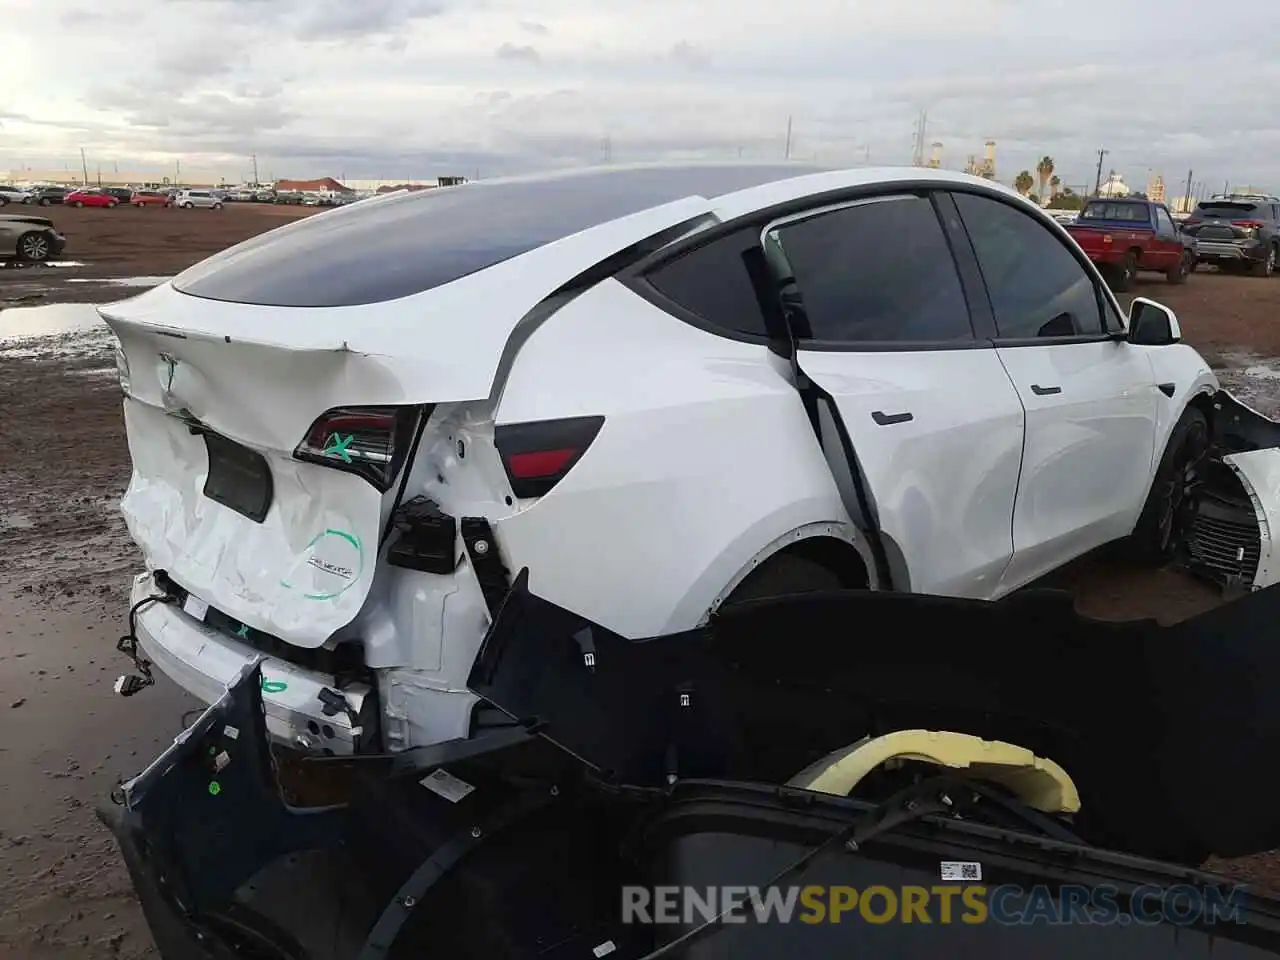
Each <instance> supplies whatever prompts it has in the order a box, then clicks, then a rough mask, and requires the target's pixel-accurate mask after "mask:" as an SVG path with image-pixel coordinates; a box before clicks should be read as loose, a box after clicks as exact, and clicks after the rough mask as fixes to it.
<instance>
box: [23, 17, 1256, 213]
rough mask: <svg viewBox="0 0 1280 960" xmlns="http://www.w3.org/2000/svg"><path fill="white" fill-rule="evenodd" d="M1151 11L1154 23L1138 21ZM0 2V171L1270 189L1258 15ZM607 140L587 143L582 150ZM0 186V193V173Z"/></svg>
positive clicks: (1149, 20) (1174, 190)
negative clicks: (831, 173) (732, 176)
mask: <svg viewBox="0 0 1280 960" xmlns="http://www.w3.org/2000/svg"><path fill="white" fill-rule="evenodd" d="M1157 8H1158V9H1157ZM1157 8H1153V7H1152V5H1150V4H1146V3H1138V2H1136V0H1108V2H1100V0H1072V2H1069V3H1068V2H1058V0H1021V2H1015V0H949V2H948V0H913V2H902V0H879V2H875V3H869V2H854V0H846V2H840V0H785V2H779V0H644V2H639V0H614V2H612V3H605V2H600V0H595V2H593V0H93V2H90V0H0V23H2V24H3V28H2V29H0V171H3V170H5V169H9V168H15V169H17V168H22V167H27V168H45V169H48V168H53V169H61V168H64V167H66V166H68V165H71V166H74V167H76V168H78V167H79V151H80V148H81V147H83V148H84V149H85V151H86V153H87V155H88V157H89V164H90V168H91V170H92V168H94V167H95V166H97V165H99V164H101V166H102V169H103V170H107V169H109V165H111V164H115V165H116V166H117V167H118V168H119V169H120V170H122V171H123V170H125V169H129V170H164V169H171V168H172V164H173V163H174V161H175V160H177V161H180V162H181V164H182V165H183V167H184V168H186V169H193V168H196V169H206V170H207V169H213V170H217V171H220V172H222V173H224V174H225V175H226V176H227V177H228V178H229V179H230V178H239V177H241V176H244V175H246V174H247V173H248V172H249V171H250V169H251V168H250V163H249V160H248V157H249V155H251V154H256V155H257V157H258V164H259V170H260V173H261V174H262V176H263V178H264V179H265V178H266V177H268V176H274V177H286V176H289V177H304V176H319V175H326V174H328V175H346V176H347V177H351V178H357V177H360V178H394V177H434V176H438V175H441V174H461V175H464V176H475V175H476V174H477V173H478V174H479V175H481V176H496V175H500V174H502V173H508V172H518V171H525V170H531V169H536V168H543V167H554V166H565V165H576V164H583V163H600V162H602V160H603V159H605V157H606V154H607V155H608V156H609V157H611V159H612V160H613V161H614V162H624V161H633V160H654V159H663V158H671V157H707V158H727V157H737V156H742V157H744V158H764V157H769V158H777V157H781V156H782V155H783V154H784V152H785V149H786V129H787V120H788V117H791V118H792V130H793V133H792V155H793V156H794V157H796V158H798V159H813V158H814V157H816V159H817V160H818V162H820V163H823V164H832V165H853V164H858V163H863V162H866V160H867V159H868V158H869V159H870V160H871V162H873V163H876V164H885V163H907V162H909V161H910V158H911V153H912V137H913V132H914V125H915V121H916V116H917V114H918V112H919V111H920V110H921V109H927V110H928V115H929V129H928V134H927V139H928V140H929V141H933V140H935V139H936V140H940V141H942V142H943V143H944V145H945V153H944V165H946V166H961V165H963V162H964V159H965V156H966V155H968V154H970V153H980V152H981V150H982V142H983V141H984V140H985V139H986V138H988V137H990V138H993V139H995V140H996V141H997V142H998V160H997V164H998V168H997V173H998V175H999V176H1000V178H1001V179H1004V180H1012V178H1013V176H1014V174H1016V173H1017V172H1018V170H1020V169H1022V168H1024V167H1028V166H1032V165H1033V164H1034V163H1035V160H1036V159H1037V158H1038V157H1040V156H1041V155H1043V154H1046V153H1047V154H1049V155H1051V156H1053V157H1054V159H1055V161H1056V167H1057V172H1058V174H1059V175H1060V176H1061V177H1062V178H1063V181H1064V182H1065V183H1067V184H1088V186H1090V187H1092V185H1093V178H1094V168H1095V164H1096V163H1097V150H1098V148H1099V147H1105V148H1107V149H1108V150H1109V151H1110V153H1109V155H1108V156H1107V158H1106V160H1105V167H1104V174H1105V172H1106V168H1110V167H1115V168H1116V169H1117V170H1119V171H1121V172H1122V173H1123V174H1124V175H1126V177H1127V178H1128V180H1129V181H1130V183H1131V184H1132V185H1135V186H1138V185H1140V184H1142V183H1143V182H1145V180H1146V178H1147V172H1148V170H1154V171H1155V172H1158V173H1163V174H1164V176H1165V179H1166V181H1167V182H1168V184H1169V185H1170V193H1171V194H1173V193H1177V192H1180V191H1181V190H1182V189H1183V186H1184V183H1185V179H1186V175H1187V170H1188V168H1194V170H1195V179H1196V180H1197V181H1203V182H1204V183H1205V185H1206V188H1207V189H1211V190H1218V189H1221V187H1222V185H1223V183H1224V182H1225V181H1231V182H1232V183H1236V184H1244V183H1252V184H1254V185H1259V186H1268V187H1274V188H1275V189H1280V119H1277V112H1276V110H1275V103H1276V96H1275V94H1274V93H1273V91H1275V90H1277V89H1280V57H1278V56H1277V55H1278V54H1280V5H1277V4H1274V3H1270V2H1264V0H1241V2H1237V3H1235V4H1234V5H1233V6H1232V8H1231V16H1230V20H1231V24H1233V25H1234V26H1229V27H1225V26H1219V25H1217V24H1215V23H1214V20H1215V17H1214V15H1213V11H1212V9H1211V8H1209V7H1206V6H1205V5H1204V4H1202V3H1199V2H1194V0H1166V2H1164V3H1161V4H1158V5H1157ZM606 144H607V146H606ZM0 175H2V174H0Z"/></svg>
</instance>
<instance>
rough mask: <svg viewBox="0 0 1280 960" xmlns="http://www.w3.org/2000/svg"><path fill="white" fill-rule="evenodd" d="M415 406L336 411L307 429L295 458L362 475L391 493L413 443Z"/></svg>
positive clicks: (417, 409)
mask: <svg viewBox="0 0 1280 960" xmlns="http://www.w3.org/2000/svg"><path fill="white" fill-rule="evenodd" d="M421 412H422V411H421V408H419V407H335V408H334V409H332V410H326V411H325V412H324V413H322V414H321V415H320V416H319V417H318V418H316V421H315V423H313V424H311V427H310V428H309V429H308V430H307V435H306V436H305V437H303V438H302V442H301V443H300V444H298V447H297V449H296V450H294V451H293V455H294V457H296V458H297V459H299V460H306V461H308V462H310V463H318V464H322V465H323V466H326V467H333V468H334V469H335V470H345V471H347V472H348V473H355V474H358V475H359V476H362V477H364V478H365V479H366V480H368V481H369V482H370V483H372V484H373V485H374V486H375V487H377V488H378V489H379V490H382V491H386V490H388V489H390V487H391V484H392V482H394V480H395V478H396V475H397V474H398V473H399V472H400V468H401V467H402V466H403V465H404V460H405V456H406V455H407V453H408V450H409V445H410V443H411V442H412V438H413V433H414V428H415V427H416V425H417V423H418V417H419V415H420V414H421Z"/></svg>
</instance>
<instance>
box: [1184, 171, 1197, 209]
mask: <svg viewBox="0 0 1280 960" xmlns="http://www.w3.org/2000/svg"><path fill="white" fill-rule="evenodd" d="M1194 172H1195V171H1194V170H1188V171H1187V193H1186V204H1185V206H1186V210H1185V211H1184V212H1186V213H1190V212H1191V184H1192V180H1191V175H1192V174H1193V173H1194Z"/></svg>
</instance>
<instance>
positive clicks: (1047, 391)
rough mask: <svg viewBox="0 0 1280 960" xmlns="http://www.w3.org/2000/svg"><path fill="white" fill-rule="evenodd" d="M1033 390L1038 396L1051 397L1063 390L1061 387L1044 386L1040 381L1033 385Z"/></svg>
mask: <svg viewBox="0 0 1280 960" xmlns="http://www.w3.org/2000/svg"><path fill="white" fill-rule="evenodd" d="M1031 392H1032V393H1034V394H1035V395H1036V396H1037V397H1051V396H1055V395H1056V394H1059V393H1061V392H1062V388H1061V387H1042V386H1040V384H1038V383H1033V384H1032V385H1031Z"/></svg>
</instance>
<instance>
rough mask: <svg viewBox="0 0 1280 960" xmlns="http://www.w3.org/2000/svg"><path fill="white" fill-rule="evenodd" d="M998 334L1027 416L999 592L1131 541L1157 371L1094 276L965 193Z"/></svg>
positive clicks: (1017, 221) (1021, 220)
mask: <svg viewBox="0 0 1280 960" xmlns="http://www.w3.org/2000/svg"><path fill="white" fill-rule="evenodd" d="M955 202H956V206H957V207H958V209H959V211H960V215H961V217H962V218H963V220H964V224H965V228H966V231H967V233H968V235H969V238H970V239H971V241H972V244H973V250H974V252H975V254H976V256H977V260H978V265H979V268H980V269H981V272H982V276H983V279H984V281H985V284H984V285H985V289H986V292H987V295H988V297H989V300H990V305H991V310H992V313H993V315H994V320H995V325H996V334H997V339H996V347H997V354H998V356H999V359H1000V361H1001V362H1002V363H1003V364H1004V366H1005V368H1006V369H1007V370H1008V371H1009V376H1010V378H1011V379H1012V381H1013V383H1014V385H1015V387H1016V388H1017V391H1018V395H1019V396H1020V397H1021V401H1022V406H1023V407H1024V409H1025V410H1026V444H1025V447H1024V451H1023V457H1022V476H1021V479H1020V481H1019V483H1018V495H1017V505H1016V507H1015V509H1014V514H1013V548H1014V552H1013V560H1012V562H1011V563H1010V565H1009V569H1008V570H1007V571H1006V573H1005V575H1004V577H1003V578H1002V582H1001V591H1002V592H1004V591H1005V590H1010V589H1013V588H1014V587H1017V586H1019V585H1021V584H1024V583H1027V582H1028V581H1030V580H1033V579H1035V578H1036V577H1038V576H1040V575H1041V574H1043V573H1046V572H1048V571H1049V570H1052V569H1054V568H1056V567H1058V566H1060V565H1061V564H1062V563H1065V562H1066V561H1067V560H1070V559H1072V558H1073V557H1076V556H1079V555H1081V554H1083V553H1085V552H1087V551H1089V550H1091V549H1093V548H1094V547H1097V546H1100V545H1101V544H1103V543H1106V542H1108V541H1110V540H1115V539H1117V538H1119V537H1123V536H1126V535H1127V534H1128V533H1129V532H1130V531H1131V530H1132V529H1133V525H1134V523H1135V522H1136V521H1137V515H1138V512H1139V511H1140V510H1141V507H1142V504H1143V501H1144V500H1145V498H1146V491H1147V487H1148V484H1149V482H1150V479H1151V463H1152V456H1153V452H1154V451H1153V448H1154V445H1155V435H1156V417H1157V410H1158V405H1157V398H1156V389H1157V388H1156V385H1155V382H1154V373H1153V370H1152V367H1151V362H1150V360H1149V359H1148V358H1147V356H1146V354H1145V353H1144V351H1143V350H1142V349H1141V348H1135V347H1132V346H1130V345H1129V344H1128V343H1126V342H1125V341H1124V340H1118V339H1115V338H1114V337H1113V336H1112V334H1113V333H1118V332H1119V330H1120V324H1119V319H1118V317H1116V316H1115V314H1114V311H1113V310H1112V309H1110V308H1109V302H1108V301H1107V299H1106V297H1105V294H1104V293H1103V291H1102V288H1101V285H1100V284H1098V283H1097V282H1096V280H1095V278H1094V275H1093V273H1092V272H1091V271H1089V270H1087V269H1086V267H1085V264H1084V263H1083V262H1082V261H1081V260H1080V259H1079V258H1078V257H1077V255H1076V254H1075V253H1074V252H1073V251H1072V249H1071V248H1070V246H1069V245H1068V244H1067V243H1065V242H1064V241H1063V240H1062V239H1061V238H1060V237H1059V236H1058V234H1057V233H1056V231H1053V230H1052V229H1051V228H1050V227H1049V226H1048V225H1047V224H1043V223H1041V222H1040V221H1039V220H1038V219H1037V218H1036V217H1034V216H1033V215H1032V214H1031V213H1029V212H1026V211H1024V210H1022V209H1019V208H1018V207H1017V206H1015V205H1014V204H1013V203H1006V202H1003V201H1000V200H996V199H993V198H991V197H986V196H977V195H975V194H967V193H957V194H956V195H955Z"/></svg>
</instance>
